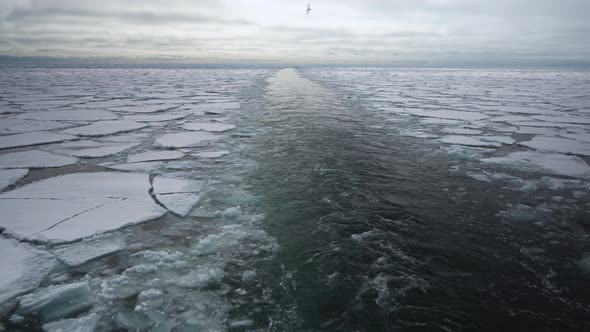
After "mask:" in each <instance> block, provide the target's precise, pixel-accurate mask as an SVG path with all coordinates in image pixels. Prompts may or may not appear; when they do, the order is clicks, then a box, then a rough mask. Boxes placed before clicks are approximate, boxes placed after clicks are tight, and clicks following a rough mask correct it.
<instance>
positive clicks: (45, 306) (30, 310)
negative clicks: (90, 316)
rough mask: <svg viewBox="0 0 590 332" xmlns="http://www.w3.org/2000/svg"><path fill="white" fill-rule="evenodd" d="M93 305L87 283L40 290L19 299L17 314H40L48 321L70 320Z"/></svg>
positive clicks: (55, 286)
mask: <svg viewBox="0 0 590 332" xmlns="http://www.w3.org/2000/svg"><path fill="white" fill-rule="evenodd" d="M92 304H93V301H92V293H91V292H90V287H89V286H88V283H87V282H78V283H74V284H66V285H53V286H49V287H47V288H40V289H38V290H36V291H35V292H33V293H30V294H27V295H23V296H21V297H20V298H19V307H18V309H17V311H16V312H17V313H18V314H19V315H22V316H25V317H26V316H31V315H34V314H39V315H40V316H41V317H42V318H43V319H44V320H46V321H54V320H58V319H62V318H69V317H72V316H75V315H77V314H79V313H82V312H84V311H86V310H88V309H89V308H90V307H91V306H92Z"/></svg>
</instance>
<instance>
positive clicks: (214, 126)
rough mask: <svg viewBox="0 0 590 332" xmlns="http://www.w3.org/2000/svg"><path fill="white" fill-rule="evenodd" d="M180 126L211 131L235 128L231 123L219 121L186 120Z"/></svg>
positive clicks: (187, 128)
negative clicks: (186, 121)
mask: <svg viewBox="0 0 590 332" xmlns="http://www.w3.org/2000/svg"><path fill="white" fill-rule="evenodd" d="M182 128H184V129H186V130H203V131H211V132H224V131H229V130H233V129H236V126H235V125H233V124H225V123H219V122H188V123H185V124H184V125H183V126H182Z"/></svg>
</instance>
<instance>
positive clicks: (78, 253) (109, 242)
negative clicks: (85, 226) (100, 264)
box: [53, 234, 125, 266]
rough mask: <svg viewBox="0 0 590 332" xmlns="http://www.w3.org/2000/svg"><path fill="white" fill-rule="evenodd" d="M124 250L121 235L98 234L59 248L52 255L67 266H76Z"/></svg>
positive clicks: (123, 238)
mask: <svg viewBox="0 0 590 332" xmlns="http://www.w3.org/2000/svg"><path fill="white" fill-rule="evenodd" d="M124 248H125V237H123V236H122V235H112V234H100V235H96V236H94V237H92V238H88V239H83V240H82V241H80V242H75V243H72V244H67V245H63V246H60V247H58V248H56V249H54V250H53V254H54V255H55V256H56V257H57V258H58V259H59V260H61V261H62V262H64V263H65V264H67V265H68V266H78V265H82V264H84V263H86V262H88V261H91V260H93V259H96V258H100V257H102V256H106V255H108V254H112V253H114V252H117V251H119V250H122V249H124Z"/></svg>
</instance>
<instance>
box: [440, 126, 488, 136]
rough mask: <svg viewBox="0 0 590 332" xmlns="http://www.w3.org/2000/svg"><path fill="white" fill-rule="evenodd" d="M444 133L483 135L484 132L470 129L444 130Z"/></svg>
mask: <svg viewBox="0 0 590 332" xmlns="http://www.w3.org/2000/svg"><path fill="white" fill-rule="evenodd" d="M442 132H443V133H445V134H458V135H479V134H481V133H482V130H477V129H468V128H444V129H443V130H442Z"/></svg>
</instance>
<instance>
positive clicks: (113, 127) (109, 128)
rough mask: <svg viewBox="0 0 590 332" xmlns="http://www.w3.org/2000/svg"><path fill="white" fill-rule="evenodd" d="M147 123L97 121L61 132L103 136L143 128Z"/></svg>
mask: <svg viewBox="0 0 590 332" xmlns="http://www.w3.org/2000/svg"><path fill="white" fill-rule="evenodd" d="M146 126H147V125H146V124H143V123H139V122H134V121H127V120H116V121H98V122H94V123H93V124H89V125H87V126H82V127H75V128H70V129H66V130H64V131H62V133H66V134H72V135H79V136H105V135H112V134H116V133H123V132H127V131H133V130H137V129H141V128H145V127H146Z"/></svg>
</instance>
